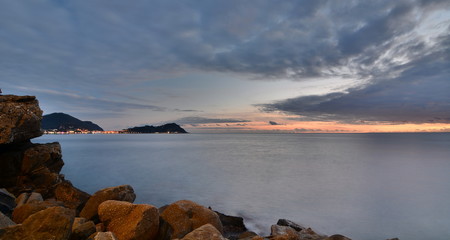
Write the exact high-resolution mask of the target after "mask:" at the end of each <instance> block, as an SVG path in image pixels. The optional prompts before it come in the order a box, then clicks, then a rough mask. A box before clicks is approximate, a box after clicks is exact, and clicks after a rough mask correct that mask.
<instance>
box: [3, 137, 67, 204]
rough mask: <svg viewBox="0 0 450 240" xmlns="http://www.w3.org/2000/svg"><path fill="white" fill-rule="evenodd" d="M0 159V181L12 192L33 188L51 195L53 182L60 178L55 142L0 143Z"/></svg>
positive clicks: (43, 193) (45, 195) (18, 192)
mask: <svg viewBox="0 0 450 240" xmlns="http://www.w3.org/2000/svg"><path fill="white" fill-rule="evenodd" d="M0 159H2V161H1V162H0V182H1V183H2V184H3V186H4V187H6V188H7V189H8V191H10V192H11V193H13V194H15V195H19V194H20V193H22V192H23V191H30V189H34V190H35V191H36V192H39V193H41V194H42V195H43V197H44V198H49V197H53V196H52V194H53V193H52V192H53V188H54V185H56V184H57V183H59V182H61V180H62V176H61V175H59V171H60V170H61V168H62V166H63V165H64V162H63V160H62V158H61V146H60V145H59V143H49V144H32V143H30V142H27V143H23V144H9V145H0Z"/></svg>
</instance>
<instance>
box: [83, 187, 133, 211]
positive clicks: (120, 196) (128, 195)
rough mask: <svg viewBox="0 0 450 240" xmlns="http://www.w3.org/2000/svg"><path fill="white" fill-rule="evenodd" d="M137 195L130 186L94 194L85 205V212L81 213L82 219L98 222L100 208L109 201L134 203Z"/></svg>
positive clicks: (107, 189) (112, 188)
mask: <svg viewBox="0 0 450 240" xmlns="http://www.w3.org/2000/svg"><path fill="white" fill-rule="evenodd" d="M134 199H136V194H135V193H134V189H133V188H132V187H131V186H130V185H121V186H117V187H109V188H105V189H102V190H99V191H97V192H96V193H94V194H93V195H92V196H91V197H90V198H89V200H88V201H87V202H86V204H85V205H84V208H83V210H81V212H80V217H83V218H86V219H90V220H98V219H97V218H98V212H97V211H98V206H99V205H100V204H101V203H102V202H104V201H107V200H117V201H126V202H130V203H132V202H134Z"/></svg>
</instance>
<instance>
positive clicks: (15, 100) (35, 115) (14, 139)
mask: <svg viewBox="0 0 450 240" xmlns="http://www.w3.org/2000/svg"><path fill="white" fill-rule="evenodd" d="M41 120H42V110H41V109H40V108H39V103H38V101H37V100H36V97H34V96H14V95H0V123H1V127H0V144H8V143H18V142H23V141H26V140H29V139H32V138H35V137H39V136H41V135H42V131H41Z"/></svg>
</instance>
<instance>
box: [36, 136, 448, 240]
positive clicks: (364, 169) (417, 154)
mask: <svg viewBox="0 0 450 240" xmlns="http://www.w3.org/2000/svg"><path fill="white" fill-rule="evenodd" d="M52 141H58V142H60V143H61V146H62V151H63V159H64V161H65V166H64V168H63V170H62V173H63V174H65V175H66V178H67V179H69V180H71V181H72V182H73V183H74V185H75V186H77V187H79V188H81V189H83V190H85V191H87V192H89V193H91V194H92V193H94V192H95V191H97V190H99V189H101V188H104V187H110V186H116V185H121V184H130V185H132V186H133V188H134V189H135V191H136V193H137V199H136V202H137V203H149V204H153V205H155V206H158V207H160V206H163V205H165V204H168V203H171V202H174V201H177V200H180V199H189V200H193V201H195V202H198V203H200V204H202V205H205V206H211V207H212V208H213V209H215V210H218V211H220V212H223V213H226V214H229V215H239V216H242V217H244V219H245V223H246V225H247V226H248V227H249V228H250V229H251V230H253V231H257V232H259V233H262V234H267V233H269V231H270V225H271V224H275V223H276V222H277V220H278V219H279V218H287V219H291V220H293V221H295V222H298V223H300V224H303V225H306V226H310V227H312V228H313V229H315V230H317V231H318V232H320V233H324V234H328V235H330V234H335V233H340V234H343V235H346V236H348V237H350V238H352V239H354V240H356V239H362V240H366V239H367V240H372V239H373V240H375V239H377V240H380V239H381V240H383V239H386V238H393V237H399V238H400V239H401V240H415V239H417V240H419V239H420V240H423V239H434V240H439V239H450V134H448V133H447V134H445V133H444V134H185V135H181V134H180V135H165V134H150V135H65V136H64V135H56V136H55V135H46V136H42V137H40V138H38V139H35V140H34V141H33V142H38V143H45V142H52Z"/></svg>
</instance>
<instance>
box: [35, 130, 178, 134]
mask: <svg viewBox="0 0 450 240" xmlns="http://www.w3.org/2000/svg"><path fill="white" fill-rule="evenodd" d="M152 133H153V134H177V133H181V132H177V131H174V132H171V131H167V132H152ZM44 134H59V135H66V134H146V133H144V132H131V131H128V130H120V131H89V130H86V129H76V130H68V131H61V130H58V129H53V130H44Z"/></svg>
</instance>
